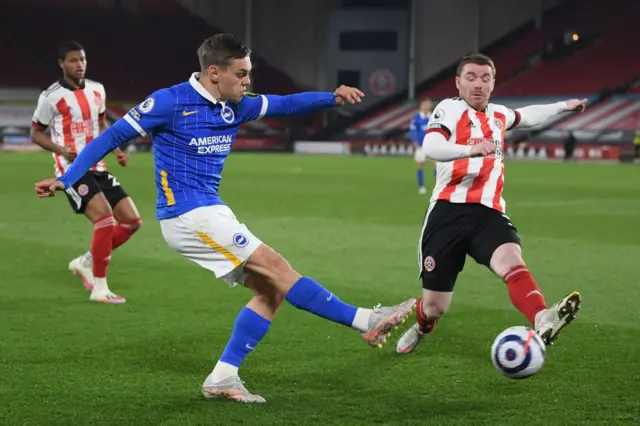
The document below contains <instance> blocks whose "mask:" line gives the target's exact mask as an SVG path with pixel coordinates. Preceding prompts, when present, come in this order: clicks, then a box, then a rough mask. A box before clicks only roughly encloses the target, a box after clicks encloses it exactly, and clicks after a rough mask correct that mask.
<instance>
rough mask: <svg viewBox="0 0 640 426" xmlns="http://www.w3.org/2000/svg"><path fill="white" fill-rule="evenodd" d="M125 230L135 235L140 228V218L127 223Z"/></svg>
mask: <svg viewBox="0 0 640 426" xmlns="http://www.w3.org/2000/svg"><path fill="white" fill-rule="evenodd" d="M127 225H128V226H127V228H128V229H129V231H130V232H131V233H132V234H134V233H136V232H137V231H138V230H139V229H140V228H142V218H140V217H137V218H135V219H133V220H130V221H127Z"/></svg>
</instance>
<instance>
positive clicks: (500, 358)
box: [491, 326, 546, 379]
mask: <svg viewBox="0 0 640 426" xmlns="http://www.w3.org/2000/svg"><path fill="white" fill-rule="evenodd" d="M545 355H546V348H545V346H544V342H543V341H542V339H541V338H540V336H538V333H536V332H535V331H534V330H532V329H530V328H529V327H523V326H516V327H509V328H507V329H506V330H504V331H503V332H502V333H500V334H498V336H497V337H496V339H495V340H494V341H493V345H491V361H492V362H493V365H494V367H496V369H497V370H498V371H499V372H501V373H502V374H504V375H505V376H506V377H509V378H510V379H526V378H527V377H531V376H533V375H534V374H536V373H537V372H538V371H539V370H540V368H542V364H544V357H545Z"/></svg>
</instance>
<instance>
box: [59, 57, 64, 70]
mask: <svg viewBox="0 0 640 426" xmlns="http://www.w3.org/2000/svg"><path fill="white" fill-rule="evenodd" d="M58 66H59V67H60V69H61V70H64V61H63V60H62V59H58Z"/></svg>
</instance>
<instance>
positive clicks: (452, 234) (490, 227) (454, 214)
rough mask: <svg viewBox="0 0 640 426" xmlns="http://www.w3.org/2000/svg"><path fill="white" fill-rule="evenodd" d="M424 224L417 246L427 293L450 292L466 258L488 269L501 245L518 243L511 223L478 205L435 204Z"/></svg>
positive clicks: (514, 228) (439, 202)
mask: <svg viewBox="0 0 640 426" xmlns="http://www.w3.org/2000/svg"><path fill="white" fill-rule="evenodd" d="M426 221H427V223H426V226H425V228H424V231H423V232H422V237H421V243H420V261H421V273H420V278H422V287H423V288H425V289H427V290H433V291H441V292H451V291H453V287H454V286H455V282H456V278H457V277H458V273H459V272H460V271H462V268H463V267H464V262H465V259H466V255H467V254H468V255H470V256H471V257H472V258H473V259H474V260H475V261H476V262H478V263H480V264H482V265H485V266H486V267H487V268H488V267H489V262H490V261H491V256H492V255H493V253H494V252H495V250H496V249H497V248H498V247H500V246H501V245H502V244H505V243H516V244H518V245H521V243H522V242H521V240H520V237H519V236H518V231H517V229H516V227H515V226H514V225H513V223H511V219H509V218H508V217H507V216H506V215H504V214H502V213H500V212H498V211H497V210H494V209H491V208H489V207H485V206H483V205H482V204H463V203H450V202H448V201H437V202H436V204H435V206H433V209H432V210H431V212H430V213H428V217H426Z"/></svg>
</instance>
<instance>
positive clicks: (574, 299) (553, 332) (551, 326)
mask: <svg viewBox="0 0 640 426" xmlns="http://www.w3.org/2000/svg"><path fill="white" fill-rule="evenodd" d="M580 303H581V297H580V293H578V292H577V291H573V292H571V293H569V294H568V295H567V296H566V297H565V298H564V299H562V300H560V301H559V302H557V303H555V304H554V305H553V306H551V307H550V308H549V309H545V310H543V311H540V312H538V313H537V314H536V317H535V321H534V323H535V328H536V333H538V335H539V336H540V338H541V339H542V341H543V342H544V344H545V345H546V346H549V345H553V343H554V342H555V340H556V339H557V338H558V333H560V330H562V329H563V328H564V327H565V326H566V325H568V324H570V323H571V321H573V320H574V318H575V317H576V314H577V313H578V311H579V310H580Z"/></svg>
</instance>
